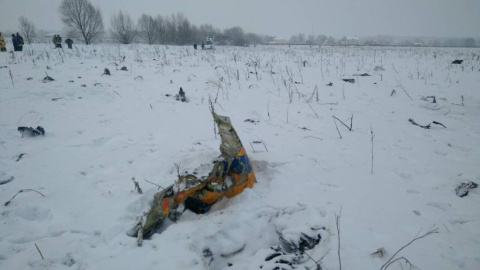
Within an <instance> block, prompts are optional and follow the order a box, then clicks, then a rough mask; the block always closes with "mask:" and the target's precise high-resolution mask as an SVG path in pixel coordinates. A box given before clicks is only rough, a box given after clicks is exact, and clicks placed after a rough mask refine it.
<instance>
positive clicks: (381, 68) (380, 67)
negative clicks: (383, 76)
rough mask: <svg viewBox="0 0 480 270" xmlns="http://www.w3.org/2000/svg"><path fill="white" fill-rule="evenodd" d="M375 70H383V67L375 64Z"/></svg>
mask: <svg viewBox="0 0 480 270" xmlns="http://www.w3.org/2000/svg"><path fill="white" fill-rule="evenodd" d="M373 70H375V71H384V70H385V69H384V68H383V67H382V66H375V68H374V69H373Z"/></svg>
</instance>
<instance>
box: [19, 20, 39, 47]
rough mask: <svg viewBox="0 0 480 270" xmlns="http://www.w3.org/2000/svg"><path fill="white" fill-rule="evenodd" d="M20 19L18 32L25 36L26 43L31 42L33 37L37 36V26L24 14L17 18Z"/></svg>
mask: <svg viewBox="0 0 480 270" xmlns="http://www.w3.org/2000/svg"><path fill="white" fill-rule="evenodd" d="M19 21H20V32H21V33H22V35H23V36H24V37H25V40H26V41H27V43H28V44H31V43H32V42H33V41H34V39H35V38H36V37H37V28H36V27H35V25H34V24H33V23H32V22H31V21H29V20H28V19H27V18H26V17H25V16H21V17H20V18H19Z"/></svg>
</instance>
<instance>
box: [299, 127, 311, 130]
mask: <svg viewBox="0 0 480 270" xmlns="http://www.w3.org/2000/svg"><path fill="white" fill-rule="evenodd" d="M300 129H302V130H310V129H309V128H307V127H301V128H300Z"/></svg>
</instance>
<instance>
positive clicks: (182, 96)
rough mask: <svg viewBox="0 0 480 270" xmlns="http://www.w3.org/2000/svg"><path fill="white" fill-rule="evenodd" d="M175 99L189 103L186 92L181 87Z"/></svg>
mask: <svg viewBox="0 0 480 270" xmlns="http://www.w3.org/2000/svg"><path fill="white" fill-rule="evenodd" d="M175 99H176V100H178V101H181V102H187V97H186V96H185V92H184V91H183V89H182V87H180V90H179V91H178V94H177V95H175Z"/></svg>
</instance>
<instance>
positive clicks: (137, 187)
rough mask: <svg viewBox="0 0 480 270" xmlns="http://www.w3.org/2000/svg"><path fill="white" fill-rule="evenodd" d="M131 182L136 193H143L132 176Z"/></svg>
mask: <svg viewBox="0 0 480 270" xmlns="http://www.w3.org/2000/svg"><path fill="white" fill-rule="evenodd" d="M132 181H133V184H134V185H135V191H136V192H137V193H138V194H143V191H142V188H141V187H140V184H138V182H137V181H135V177H132Z"/></svg>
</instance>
